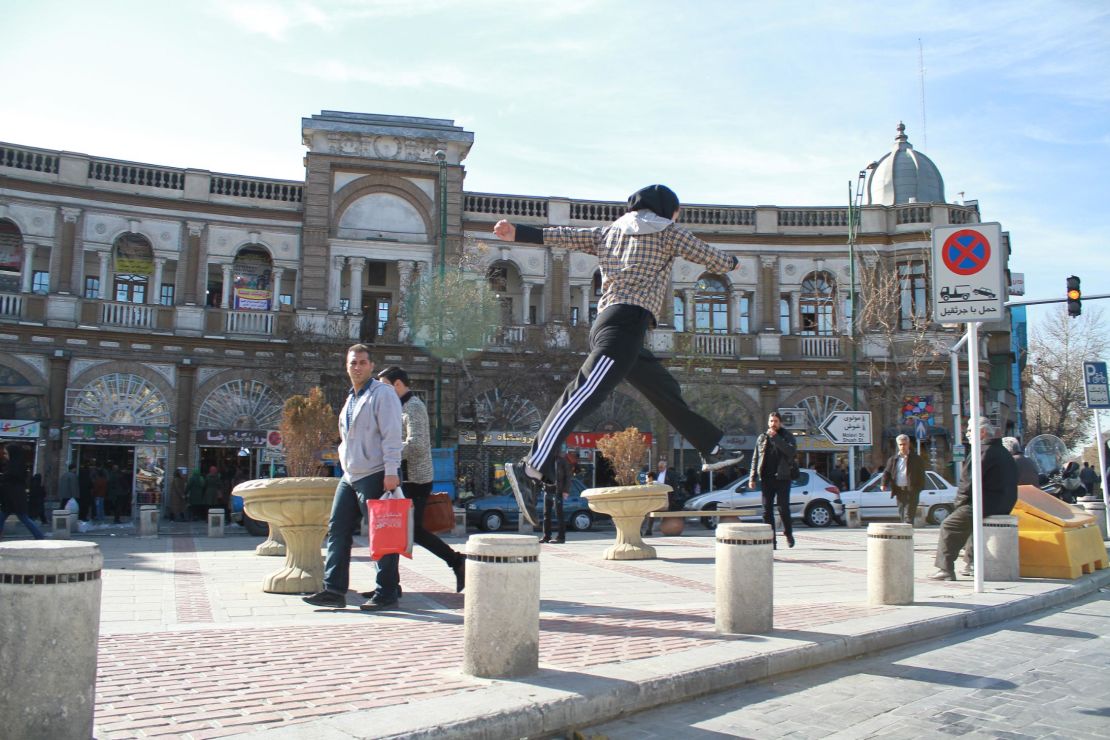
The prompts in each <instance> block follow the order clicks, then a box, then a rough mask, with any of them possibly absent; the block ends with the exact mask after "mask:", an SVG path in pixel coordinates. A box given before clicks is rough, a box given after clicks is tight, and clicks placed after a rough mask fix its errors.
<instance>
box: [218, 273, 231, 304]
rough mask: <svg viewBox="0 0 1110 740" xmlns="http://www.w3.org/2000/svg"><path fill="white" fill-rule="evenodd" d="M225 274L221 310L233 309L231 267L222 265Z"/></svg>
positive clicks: (221, 294)
mask: <svg viewBox="0 0 1110 740" xmlns="http://www.w3.org/2000/svg"><path fill="white" fill-rule="evenodd" d="M220 269H221V270H222V271H223V274H224V282H223V292H222V293H220V308H231V265H220Z"/></svg>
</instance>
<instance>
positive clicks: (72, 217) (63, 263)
mask: <svg viewBox="0 0 1110 740" xmlns="http://www.w3.org/2000/svg"><path fill="white" fill-rule="evenodd" d="M61 211H62V241H61V250H60V253H59V259H58V273H59V275H58V288H57V289H58V292H59V293H72V292H74V291H73V258H74V252H75V245H76V242H77V219H78V218H80V216H81V209H80V208H64V207H63V208H62V209H61Z"/></svg>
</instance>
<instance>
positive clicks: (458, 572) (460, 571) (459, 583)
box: [451, 555, 466, 594]
mask: <svg viewBox="0 0 1110 740" xmlns="http://www.w3.org/2000/svg"><path fill="white" fill-rule="evenodd" d="M451 570H453V571H455V593H457V594H461V593H462V590H463V589H464V588H466V556H464V555H459V559H458V560H457V561H455V565H454V566H453V567H452V568H451Z"/></svg>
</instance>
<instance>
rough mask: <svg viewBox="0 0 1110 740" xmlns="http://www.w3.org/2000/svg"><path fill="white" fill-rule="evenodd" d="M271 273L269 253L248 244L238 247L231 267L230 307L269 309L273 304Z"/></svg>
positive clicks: (250, 309)
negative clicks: (237, 252)
mask: <svg viewBox="0 0 1110 740" xmlns="http://www.w3.org/2000/svg"><path fill="white" fill-rule="evenodd" d="M273 274H274V268H273V262H272V261H271V260H270V253H269V252H267V251H266V250H265V249H264V248H262V247H260V246H254V245H249V244H248V245H247V246H245V247H243V248H242V249H240V250H239V254H237V255H235V262H234V263H232V268H231V287H232V297H231V300H232V304H231V305H232V307H233V308H235V309H236V310H237V311H269V310H270V306H272V305H273V301H272V298H273V294H272V293H271V291H270V284H271V280H272V279H273Z"/></svg>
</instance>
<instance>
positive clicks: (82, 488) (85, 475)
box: [58, 460, 96, 521]
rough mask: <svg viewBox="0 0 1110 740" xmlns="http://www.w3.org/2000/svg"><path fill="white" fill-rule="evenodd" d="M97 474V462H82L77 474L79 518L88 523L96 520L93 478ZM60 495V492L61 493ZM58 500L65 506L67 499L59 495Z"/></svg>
mask: <svg viewBox="0 0 1110 740" xmlns="http://www.w3.org/2000/svg"><path fill="white" fill-rule="evenodd" d="M95 474H96V461H95V460H82V461H81V469H80V470H79V471H78V472H77V492H78V494H77V505H78V508H77V518H78V519H82V520H85V521H87V520H88V519H92V518H94V516H93V514H94V511H95V509H94V507H95V505H96V502H95V501H94V500H93V491H92V484H93V476H94V475H95ZM59 494H60V491H59ZM58 500H59V501H61V502H62V503H63V504H64V503H65V499H64V498H63V497H62V496H61V495H59V496H58Z"/></svg>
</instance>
